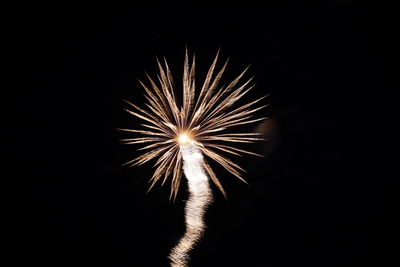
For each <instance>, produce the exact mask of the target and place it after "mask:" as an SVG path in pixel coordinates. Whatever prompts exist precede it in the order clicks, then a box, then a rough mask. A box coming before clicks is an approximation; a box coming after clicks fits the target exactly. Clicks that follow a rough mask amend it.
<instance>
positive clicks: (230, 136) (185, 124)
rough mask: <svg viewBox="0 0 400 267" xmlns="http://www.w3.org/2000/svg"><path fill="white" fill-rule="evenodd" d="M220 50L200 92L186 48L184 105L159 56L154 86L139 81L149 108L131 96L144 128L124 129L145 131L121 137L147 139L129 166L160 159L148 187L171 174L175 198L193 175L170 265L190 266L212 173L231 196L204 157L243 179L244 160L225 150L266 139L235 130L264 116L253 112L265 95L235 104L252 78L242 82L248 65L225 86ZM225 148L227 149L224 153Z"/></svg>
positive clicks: (129, 141) (134, 112)
mask: <svg viewBox="0 0 400 267" xmlns="http://www.w3.org/2000/svg"><path fill="white" fill-rule="evenodd" d="M218 54H219V53H217V55H216V57H215V59H214V61H213V63H212V64H211V67H210V69H209V70H208V73H207V75H206V78H205V81H204V83H203V84H202V86H201V88H200V89H199V90H198V91H199V92H197V93H196V83H195V57H194V56H193V59H192V62H191V64H190V63H189V56H188V53H187V51H186V56H185V62H184V72H183V99H182V105H179V104H178V103H177V97H176V95H175V92H174V88H175V86H174V82H173V79H172V75H171V72H170V69H169V67H168V64H167V62H166V61H165V60H164V65H162V64H161V63H160V62H159V61H158V60H157V63H158V68H159V75H158V76H157V81H154V80H153V79H152V78H151V77H150V76H147V77H148V80H149V84H150V86H149V87H148V86H146V85H145V84H144V83H142V82H140V83H141V85H142V86H143V88H144V90H145V91H146V94H145V97H146V99H147V101H148V102H147V103H146V104H145V105H146V108H140V107H138V106H136V105H134V104H132V103H130V102H128V104H129V105H130V106H131V107H132V108H133V109H126V111H127V112H129V113H130V114H132V115H133V116H135V117H138V118H140V119H142V120H143V121H144V123H143V124H141V126H142V129H120V130H122V131H127V132H132V133H134V134H138V135H140V136H137V137H136V136H135V137H133V138H128V139H122V141H123V142H124V143H125V144H142V145H143V147H142V148H140V149H139V150H143V151H146V152H145V153H144V154H142V155H140V156H139V157H137V158H135V159H133V160H131V161H129V162H127V163H125V164H127V165H130V166H135V165H141V164H143V163H146V162H148V161H150V160H155V164H154V167H155V171H154V174H153V176H152V177H151V179H150V188H149V190H150V189H151V188H152V187H153V186H154V185H155V184H156V183H157V181H160V180H162V184H164V183H165V182H166V181H167V179H168V178H169V177H171V178H172V181H171V194H170V197H171V198H174V199H175V198H176V195H177V192H178V189H179V185H180V181H181V177H182V172H183V173H184V174H185V177H186V178H187V180H188V188H189V199H188V201H187V204H186V215H185V219H186V232H185V235H184V236H183V237H182V238H181V240H180V241H179V243H178V245H177V246H176V247H175V248H174V249H172V251H171V254H170V259H171V266H186V265H187V261H188V252H189V251H190V250H191V249H192V247H193V246H194V244H195V243H196V242H197V241H198V240H199V238H200V237H201V235H202V233H203V231H204V228H205V226H204V212H205V209H206V208H207V206H208V205H209V204H210V203H211V201H212V194H211V189H210V187H209V178H210V179H211V180H212V181H213V183H214V184H215V185H216V186H217V188H218V189H219V190H220V191H221V192H222V194H223V195H224V196H226V193H225V190H224V189H223V187H222V185H221V183H220V181H219V180H218V178H217V177H216V175H215V173H214V171H213V170H212V169H211V167H210V165H209V164H208V163H207V161H206V160H205V159H204V158H203V155H205V156H206V157H207V158H209V159H211V160H214V161H215V162H216V163H218V164H220V165H221V166H222V167H223V168H224V169H226V170H227V171H229V172H230V173H231V174H233V175H234V176H235V177H237V178H239V179H240V180H242V181H244V182H245V180H244V179H243V177H242V175H241V171H244V170H243V169H242V168H241V167H240V166H239V165H237V164H236V163H234V162H233V161H231V160H230V159H229V158H227V157H226V156H225V155H226V154H233V155H241V154H250V155H256V156H260V155H259V154H257V153H254V152H251V151H248V150H244V149H241V148H238V147H236V146H235V143H252V142H255V141H258V140H262V138H261V137H260V135H261V133H254V132H241V133H232V132H231V133H230V132H228V131H227V130H228V129H229V128H231V127H235V126H240V125H245V124H250V123H255V122H258V121H260V120H264V119H265V118H254V117H253V116H254V113H255V112H256V111H258V110H260V109H262V108H264V107H265V106H266V105H264V106H258V107H256V105H257V103H258V102H259V101H260V100H261V99H263V98H264V97H261V98H259V99H256V100H254V101H252V102H248V103H247V104H244V105H241V106H237V107H235V106H234V104H235V102H237V101H238V100H239V99H241V98H242V97H243V96H244V95H246V94H247V93H248V92H249V91H250V90H251V89H252V88H253V86H254V85H252V84H251V82H252V78H251V79H249V80H247V81H245V82H243V83H241V84H239V83H240V80H241V78H242V77H243V75H244V74H245V72H246V71H247V69H248V68H246V69H245V70H244V71H243V72H242V73H241V74H240V75H239V76H238V77H237V78H236V79H234V80H233V81H232V82H230V83H229V84H227V85H225V86H220V84H219V83H220V80H221V77H222V74H223V73H224V71H225V69H226V66H227V62H228V61H226V62H225V64H224V65H223V67H222V68H221V69H219V70H218V71H216V65H217V61H218ZM221 152H222V153H224V154H221Z"/></svg>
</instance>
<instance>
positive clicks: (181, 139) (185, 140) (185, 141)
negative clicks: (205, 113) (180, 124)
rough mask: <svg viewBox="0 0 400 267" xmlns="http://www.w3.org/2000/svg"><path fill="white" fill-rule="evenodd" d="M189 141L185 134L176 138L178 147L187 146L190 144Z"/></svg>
mask: <svg viewBox="0 0 400 267" xmlns="http://www.w3.org/2000/svg"><path fill="white" fill-rule="evenodd" d="M190 140H191V139H190V137H189V136H188V135H187V134H185V133H183V134H180V135H179V136H178V142H179V144H180V145H187V144H188V143H189V142H190Z"/></svg>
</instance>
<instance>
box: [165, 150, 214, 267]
mask: <svg viewBox="0 0 400 267" xmlns="http://www.w3.org/2000/svg"><path fill="white" fill-rule="evenodd" d="M180 151H181V156H182V158H183V172H184V173H185V176H186V178H187V180H188V187H189V199H188V201H187V202H186V208H185V220H186V232H185V234H184V236H183V237H182V238H181V239H180V241H179V243H178V244H177V245H176V246H175V247H174V248H173V249H172V251H171V253H170V255H169V258H170V260H171V266H172V267H185V266H187V263H188V260H189V252H190V250H192V248H193V246H194V245H195V244H196V242H197V241H198V240H199V239H200V238H201V236H202V234H203V232H204V229H205V225H204V213H205V210H206V208H207V207H208V205H210V204H211V202H212V194H211V189H210V187H209V183H208V177H207V175H206V173H205V171H204V168H203V164H204V161H203V155H202V154H201V151H200V149H199V148H198V147H197V146H196V145H195V144H194V143H191V144H185V145H181V146H180Z"/></svg>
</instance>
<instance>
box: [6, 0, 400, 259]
mask: <svg viewBox="0 0 400 267" xmlns="http://www.w3.org/2000/svg"><path fill="white" fill-rule="evenodd" d="M12 25H14V26H15V27H16V29H18V30H16V31H15V32H14V33H13V36H14V39H13V40H14V42H15V45H13V46H14V47H13V48H14V49H15V50H14V51H16V52H15V53H12V56H15V60H14V63H15V64H16V65H17V66H16V67H17V70H19V74H20V75H19V78H17V79H16V80H15V84H17V85H18V87H17V89H16V90H15V91H14V94H13V96H12V97H10V98H9V100H8V101H7V102H8V103H7V104H11V106H12V107H13V108H15V109H14V111H13V112H11V113H10V114H11V116H8V118H10V120H9V123H10V127H8V130H11V131H10V132H9V133H10V134H9V137H10V139H9V140H10V141H9V142H6V144H5V146H4V147H5V150H6V152H7V153H8V158H9V159H11V160H12V163H11V165H10V167H11V168H12V169H13V173H14V176H13V177H14V178H13V179H14V180H15V181H16V182H17V184H18V187H17V188H19V189H18V190H17V191H18V192H17V193H16V194H15V195H14V196H13V198H11V200H10V201H11V202H12V203H18V204H21V207H22V208H18V209H17V210H16V211H15V213H17V214H19V215H22V216H21V217H22V219H20V220H16V221H17V223H16V224H15V226H16V228H17V230H15V231H14V232H12V233H13V234H14V235H15V237H14V238H13V240H14V242H15V243H14V244H13V245H12V247H14V248H16V249H17V251H18V253H17V256H16V258H14V260H15V261H20V260H23V261H27V262H29V263H32V264H35V265H36V264H38V265H39V266H61V265H64V264H66V265H68V266H168V259H167V255H168V253H169V250H170V249H171V247H173V246H174V244H175V243H176V242H177V240H178V239H179V237H180V236H181V235H182V233H183V232H184V221H183V209H184V200H185V199H186V197H187V192H186V184H185V183H183V185H182V187H181V190H180V193H179V195H178V198H177V200H176V202H175V203H173V202H171V201H169V199H168V196H169V186H164V187H159V186H157V187H156V188H155V189H154V190H152V191H151V192H150V193H148V194H146V191H147V180H148V178H149V176H150V175H151V173H152V169H151V164H147V165H145V166H141V167H135V168H127V167H121V166H120V165H121V164H122V163H123V162H125V161H127V160H129V159H131V158H132V157H134V156H135V155H137V152H136V150H135V149H136V147H131V146H122V145H121V144H120V143H119V141H118V140H119V139H120V138H123V137H126V136H125V135H124V134H123V133H120V132H118V131H116V130H115V128H118V127H127V128H134V127H135V125H137V124H138V123H139V121H138V120H136V119H134V118H133V117H131V116H129V114H127V113H125V112H124V111H123V108H125V107H127V106H126V104H125V103H124V102H123V99H127V100H130V101H132V102H135V103H137V104H140V105H142V106H143V100H144V98H143V94H142V93H143V90H142V89H141V88H140V86H139V84H138V82H137V79H138V78H139V79H142V80H144V79H145V71H146V72H148V73H149V74H150V75H152V76H154V75H155V74H156V73H157V69H156V62H155V57H160V58H162V57H164V56H165V57H166V58H167V60H168V62H169V64H170V65H171V66H172V70H173V71H174V77H175V80H178V79H179V77H180V75H181V71H182V65H183V58H184V50H185V47H186V46H187V47H188V49H189V51H190V52H195V53H196V59H197V66H196V70H197V73H198V74H199V76H198V77H199V80H201V79H202V77H203V76H202V75H204V73H205V72H206V71H207V68H208V66H209V64H210V63H211V61H212V59H213V57H214V56H215V54H216V51H217V50H218V48H221V56H222V58H223V59H225V58H227V57H229V58H230V64H229V67H228V71H227V76H226V79H225V81H229V79H231V78H232V77H234V76H235V75H237V74H238V73H239V72H240V71H241V70H242V69H243V68H245V67H246V66H247V65H248V64H251V68H250V71H249V75H248V77H250V76H251V75H255V81H256V83H257V86H256V88H255V89H254V91H253V93H252V94H250V96H249V98H248V99H254V97H257V96H262V95H265V94H271V95H270V96H269V97H268V98H267V99H266V100H265V103H268V104H270V106H269V107H268V108H267V109H265V110H264V111H262V112H260V113H259V115H266V116H268V117H269V118H270V119H269V120H267V121H266V122H264V123H263V124H262V127H263V128H262V129H264V130H265V131H266V136H267V137H268V138H269V140H268V141H266V142H265V143H260V144H257V145H256V146H254V147H253V148H254V149H255V150H257V151H261V152H262V153H265V154H266V157H265V158H261V159H260V158H255V157H251V156H250V157H246V158H245V159H237V161H238V162H239V163H240V164H241V165H243V166H244V167H245V169H246V170H247V174H245V177H246V179H247V180H248V182H249V185H248V186H247V185H245V184H243V183H241V182H240V181H238V180H236V179H234V178H233V177H232V176H230V175H229V174H228V173H227V172H224V171H221V170H220V169H217V174H218V176H219V177H220V179H221V181H222V183H223V185H224V186H225V188H226V190H227V192H228V199H227V200H225V199H224V198H223V197H222V196H221V195H220V194H219V193H218V192H217V190H215V188H213V190H214V193H215V201H214V203H213V205H212V206H211V207H210V208H209V210H208V211H207V218H206V220H207V225H208V228H207V231H206V233H205V236H204V238H203V239H202V240H201V242H200V243H199V244H198V245H197V247H196V248H195V250H194V251H193V253H192V261H191V266H364V265H369V264H374V265H377V266H385V265H386V264H385V261H388V262H391V261H392V260H394V258H392V257H391V256H392V255H394V253H395V252H396V251H397V248H398V247H397V246H396V245H394V244H395V243H397V241H396V240H397V237H398V232H397V230H396V226H397V224H398V221H396V220H395V213H396V211H397V207H396V202H395V201H394V198H395V197H394V196H395V195H396V191H395V189H394V185H396V184H397V181H396V179H395V178H394V177H390V176H388V173H387V172H386V166H385V164H384V163H386V161H385V160H384V157H385V156H386V155H387V153H386V152H385V149H387V148H386V147H385V146H384V145H383V143H384V140H383V139H384V138H383V137H382V136H383V132H385V129H386V121H385V120H386V116H385V115H384V114H385V113H384V108H385V104H386V98H387V96H386V94H387V93H388V91H389V90H391V89H394V80H395V79H394V74H395V73H396V71H395V68H394V66H395V65H396V63H395V59H394V51H395V48H396V44H395V43H394V39H395V37H394V35H395V31H394V28H395V27H394V17H393V16H392V15H391V12H390V11H388V9H377V8H376V7H375V6H373V5H369V4H366V3H364V2H362V1H337V2H334V3H329V4H328V3H325V4H324V5H320V4H316V3H314V4H308V3H304V2H302V1H293V3H285V4H280V3H276V5H272V4H271V5H270V6H268V7H263V8H253V9H247V8H240V9H239V8H238V9H226V8H210V9H200V8H186V9H177V8H169V9H167V8H165V9H163V8H160V9H128V10H125V12H124V13H123V14H121V13H117V12H113V11H112V10H110V9H108V7H103V8H98V7H97V8H95V7H85V8H83V7H81V6H60V7H54V6H34V7H33V6H32V7H26V10H25V11H24V12H18V14H16V16H15V17H14V20H13V23H12ZM199 82H200V81H199ZM6 115H7V113H6ZM18 206H19V205H18ZM391 263H393V262H391ZM394 265H395V264H394Z"/></svg>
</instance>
